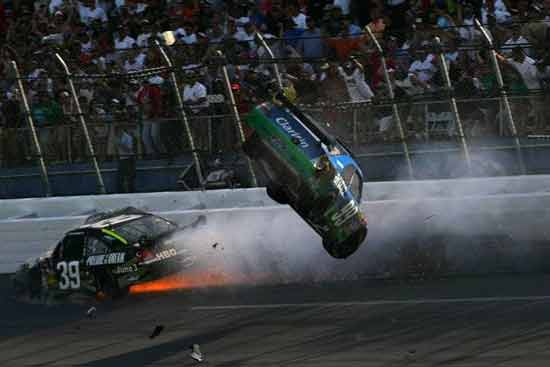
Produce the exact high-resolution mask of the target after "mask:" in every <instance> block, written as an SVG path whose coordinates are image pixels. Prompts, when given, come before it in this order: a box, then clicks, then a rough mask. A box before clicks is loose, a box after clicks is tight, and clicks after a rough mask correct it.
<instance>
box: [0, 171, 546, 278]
mask: <svg viewBox="0 0 550 367" xmlns="http://www.w3.org/2000/svg"><path fill="white" fill-rule="evenodd" d="M425 184H426V183H415V185H420V186H422V185H425ZM408 185H410V183H408ZM428 185H429V184H428ZM397 186H399V185H395V186H394V187H397ZM467 187H468V185H465V186H463V187H461V190H463V191H462V192H463V193H464V192H468V190H467V189H466V188H467ZM471 187H475V186H471ZM487 187H488V188H495V187H496V184H495V185H488V186H487ZM506 187H510V186H506ZM543 187H544V183H543V182H539V183H538V185H534V184H533V188H543ZM369 189H370V188H369ZM437 190H438V192H440V193H444V192H445V190H443V189H441V188H440V189H437ZM373 191H374V192H377V191H376V187H375V186H374V187H373ZM489 191H493V190H488V192H489ZM541 191H542V190H541ZM381 192H382V189H381V190H380V191H378V193H377V194H375V195H382V194H381ZM398 192H399V190H396V191H392V190H388V191H386V195H388V196H389V195H390V194H391V195H395V197H398V195H397V193H398ZM256 194H257V193H256ZM472 194H473V193H472ZM163 195H164V194H158V197H157V198H159V197H163ZM166 195H167V198H164V199H165V202H166V203H169V202H170V200H169V199H168V197H170V195H169V193H166ZM218 195H222V193H218ZM138 197H139V196H136V198H138ZM48 200H52V199H48ZM136 200H137V199H136ZM159 200H160V199H159ZM118 203H119V206H122V205H123V203H122V202H120V201H118ZM126 204H127V203H124V205H126ZM129 204H132V205H136V206H140V205H137V204H138V202H136V201H132V202H129ZM265 204H266V205H267V203H265ZM172 207H173V206H172ZM363 207H364V208H363V209H364V210H365V212H366V214H367V216H368V219H369V228H370V231H369V236H368V241H367V243H366V244H364V245H363V246H362V247H361V249H360V250H359V251H358V252H357V253H356V254H354V255H353V256H351V257H350V258H349V259H347V260H343V261H342V260H335V259H332V258H330V257H329V256H328V255H327V254H326V253H325V252H324V250H323V249H322V246H321V241H320V239H319V237H318V236H317V235H316V234H315V233H314V232H313V231H312V230H311V229H310V228H309V227H308V226H307V225H306V224H305V223H304V222H303V221H302V220H301V219H300V218H299V217H298V216H297V215H296V214H295V213H294V212H293V211H292V210H291V209H290V208H288V207H287V206H264V207H249V208H227V207H226V208H221V209H195V210H180V209H177V210H172V209H171V207H168V208H166V209H165V210H154V211H155V212H157V213H158V214H160V215H162V216H165V217H167V218H169V219H172V220H175V221H177V222H179V223H181V224H186V223H191V222H192V220H193V219H194V218H196V217H197V216H198V215H205V216H206V218H207V223H206V225H205V226H203V227H202V228H200V229H197V230H194V231H184V232H182V233H181V235H180V237H179V238H178V244H179V245H181V246H188V247H190V248H192V250H193V251H194V252H196V253H197V254H198V255H199V257H200V259H201V263H203V264H205V266H206V267H207V268H209V269H210V268H221V269H225V270H224V271H239V272H243V271H246V272H251V273H255V272H259V273H263V274H265V273H266V272H267V273H269V274H277V276H279V277H281V279H292V280H296V279H297V278H300V277H302V278H307V279H309V278H315V279H319V278H326V277H329V278H345V277H357V276H366V275H383V274H388V273H398V272H400V271H403V269H405V268H407V269H409V268H410V267H414V266H415V264H414V262H415V261H416V260H413V258H414V259H416V258H417V257H422V256H425V253H426V252H428V253H431V255H430V256H431V257H432V258H433V259H432V260H429V261H428V262H430V261H431V262H432V263H433V264H431V265H430V266H432V267H433V266H440V267H444V270H445V271H450V272H455V271H458V272H493V271H532V270H540V269H543V268H545V267H546V266H547V264H546V260H545V259H547V258H549V257H548V256H547V255H546V253H545V251H546V247H545V246H544V244H545V243H546V242H547V241H548V239H549V238H550V236H549V235H548V232H550V231H547V227H548V223H549V220H550V194H546V193H542V192H541V193H524V194H517V193H515V194H493V195H485V196H463V197H456V196H455V197H446V198H444V197H439V198H430V199H427V198H419V199H410V200H401V199H399V200H398V199H392V200H381V201H377V200H373V201H369V202H366V203H364V205H363ZM50 208H53V206H52V207H50ZM52 210H53V209H52ZM75 213H76V212H75ZM84 218H85V216H81V215H80V216H72V217H45V218H27V219H9V220H2V221H0V234H1V243H0V273H2V272H12V271H14V270H15V268H16V267H17V266H18V265H19V264H21V263H22V262H23V261H25V260H26V259H28V258H29V257H33V256H37V255H38V254H40V253H41V252H42V251H44V250H45V249H47V248H48V247H49V246H51V245H55V243H56V242H57V240H58V239H60V238H61V237H62V235H63V233H64V232H65V231H67V230H69V229H71V228H73V227H74V226H76V225H78V224H80V223H82V221H83V220H84ZM214 243H218V244H219V246H215V247H213V246H212V245H213V244H214ZM541 244H542V245H541ZM422 254H424V255H422ZM409 262H410V264H409ZM435 263H437V264H439V265H437V264H435ZM434 264H435V265H434ZM441 264H443V265H441ZM406 271H408V270H406Z"/></svg>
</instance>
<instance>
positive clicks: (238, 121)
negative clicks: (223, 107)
mask: <svg viewBox="0 0 550 367" xmlns="http://www.w3.org/2000/svg"><path fill="white" fill-rule="evenodd" d="M218 57H219V58H220V60H222V64H221V68H222V73H223V80H224V84H225V90H226V92H227V95H228V96H229V103H230V104H231V112H232V113H233V118H234V119H235V125H236V127H237V133H238V134H239V140H240V143H241V144H243V143H244V141H245V136H244V130H243V124H242V121H241V116H240V114H239V110H238V109H237V102H236V101H235V95H234V94H233V90H232V89H231V81H230V80H229V73H228V72H227V66H225V58H224V55H223V53H222V52H221V51H218ZM246 163H247V165H248V171H249V173H250V180H251V182H252V186H253V187H257V186H258V180H257V179H256V173H254V167H253V166H252V160H251V159H250V157H249V156H248V155H247V156H246Z"/></svg>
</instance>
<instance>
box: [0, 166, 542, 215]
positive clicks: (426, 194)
mask: <svg viewBox="0 0 550 367" xmlns="http://www.w3.org/2000/svg"><path fill="white" fill-rule="evenodd" d="M548 191H550V176H547V175H538V176H535V175H534V176H513V177H494V178H483V179H482V178H470V179H449V180H425V181H392V182H372V183H367V184H365V186H364V191H363V192H364V193H365V200H368V201H377V200H389V199H411V198H421V197H422V198H433V197H460V196H472V195H476V196H483V195H495V194H508V193H510V194H511V193H534V192H548ZM273 204H274V203H273V201H271V200H270V199H269V197H268V196H267V195H266V193H265V189H263V188H259V189H236V190H211V191H186V192H160V193H143V194H130V195H128V194H115V195H96V196H73V197H52V198H32V199H13V200H3V201H1V205H0V221H1V220H6V219H24V218H42V217H74V216H84V215H91V214H93V213H95V212H97V211H104V210H112V209H116V208H121V207H125V206H135V207H138V208H142V209H144V210H150V211H162V212H165V211H174V210H192V209H216V208H234V207H237V208H238V207H261V206H266V205H267V206H270V205H273Z"/></svg>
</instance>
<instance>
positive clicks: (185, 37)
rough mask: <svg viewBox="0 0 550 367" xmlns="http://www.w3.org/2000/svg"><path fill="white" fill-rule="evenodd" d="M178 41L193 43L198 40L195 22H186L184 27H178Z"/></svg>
mask: <svg viewBox="0 0 550 367" xmlns="http://www.w3.org/2000/svg"><path fill="white" fill-rule="evenodd" d="M174 34H175V36H176V38H177V39H178V41H180V42H181V43H183V44H186V45H193V44H195V43H197V42H198V40H197V35H196V34H195V32H194V30H193V24H191V23H185V24H184V26H183V28H178V29H177V30H176V31H175V32H174Z"/></svg>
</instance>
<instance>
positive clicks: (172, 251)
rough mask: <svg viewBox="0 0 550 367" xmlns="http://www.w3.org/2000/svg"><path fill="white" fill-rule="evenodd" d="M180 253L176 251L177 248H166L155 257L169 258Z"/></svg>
mask: <svg viewBox="0 0 550 367" xmlns="http://www.w3.org/2000/svg"><path fill="white" fill-rule="evenodd" d="M177 254H178V252H177V251H176V249H175V248H171V249H169V250H164V251H161V252H158V253H157V254H156V255H155V257H156V258H157V259H159V260H164V259H168V258H171V257H174V256H176V255H177Z"/></svg>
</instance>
